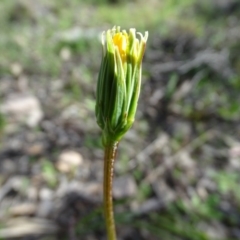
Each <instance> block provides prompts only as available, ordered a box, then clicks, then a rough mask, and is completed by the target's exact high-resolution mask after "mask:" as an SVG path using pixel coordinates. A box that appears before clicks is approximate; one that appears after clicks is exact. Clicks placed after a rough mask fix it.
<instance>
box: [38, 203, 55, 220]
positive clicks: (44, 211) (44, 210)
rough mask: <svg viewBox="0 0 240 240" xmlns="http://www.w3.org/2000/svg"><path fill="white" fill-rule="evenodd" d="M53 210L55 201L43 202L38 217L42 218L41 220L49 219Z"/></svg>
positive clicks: (39, 207)
mask: <svg viewBox="0 0 240 240" xmlns="http://www.w3.org/2000/svg"><path fill="white" fill-rule="evenodd" d="M53 209H54V206H53V201H51V200H44V201H41V202H40V204H39V206H38V211H37V215H38V217H41V218H46V217H49V216H50V215H51V213H52V210H53Z"/></svg>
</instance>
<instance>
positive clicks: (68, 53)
mask: <svg viewBox="0 0 240 240" xmlns="http://www.w3.org/2000/svg"><path fill="white" fill-rule="evenodd" d="M60 57H61V58H62V60H64V61H68V60H70V58H71V51H70V49H69V48H66V47H64V48H62V49H61V51H60Z"/></svg>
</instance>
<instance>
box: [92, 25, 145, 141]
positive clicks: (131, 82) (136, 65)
mask: <svg viewBox="0 0 240 240" xmlns="http://www.w3.org/2000/svg"><path fill="white" fill-rule="evenodd" d="M137 35H138V38H137V36H136V30H135V29H134V28H131V29H130V30H129V32H128V33H127V32H126V31H125V30H122V31H120V27H117V28H113V29H111V30H108V31H107V32H106V33H105V32H103V34H102V45H103V57H102V63H101V67H100V72H99V76H98V83H97V100H96V109H95V111H96V118H97V123H98V125H99V126H100V128H101V129H102V130H103V144H104V145H106V144H107V143H109V142H116V141H119V140H120V139H121V138H122V136H123V135H124V134H125V133H126V132H127V131H128V129H129V128H130V127H131V126H132V124H133V122H134V117H135V113H136V109H137V103H138V98H139V93H140V87H141V72H142V70H141V69H142V58H143V55H144V51H145V46H146V41H147V38H148V33H147V32H145V35H144V36H143V35H142V34H141V33H137Z"/></svg>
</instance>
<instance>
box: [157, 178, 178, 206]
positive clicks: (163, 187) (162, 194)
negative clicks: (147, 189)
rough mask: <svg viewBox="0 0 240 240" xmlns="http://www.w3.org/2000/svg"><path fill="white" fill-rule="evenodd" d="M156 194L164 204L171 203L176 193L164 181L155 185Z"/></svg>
mask: <svg viewBox="0 0 240 240" xmlns="http://www.w3.org/2000/svg"><path fill="white" fill-rule="evenodd" d="M153 189H154V192H155V193H156V195H157V197H158V199H159V201H160V202H161V203H162V204H165V203H167V202H171V201H173V200H174V198H175V194H174V191H172V190H171V189H170V188H169V187H168V186H167V184H166V183H165V182H164V181H159V182H156V183H154V184H153Z"/></svg>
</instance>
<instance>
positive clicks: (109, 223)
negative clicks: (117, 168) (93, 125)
mask: <svg viewBox="0 0 240 240" xmlns="http://www.w3.org/2000/svg"><path fill="white" fill-rule="evenodd" d="M117 148H118V142H113V143H109V144H107V145H106V146H105V151H104V179H103V205H104V216H105V221H106V227H107V236H108V240H117V237H116V230H115V222H114V213H113V201H112V183H113V173H114V160H115V157H116V153H117Z"/></svg>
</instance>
